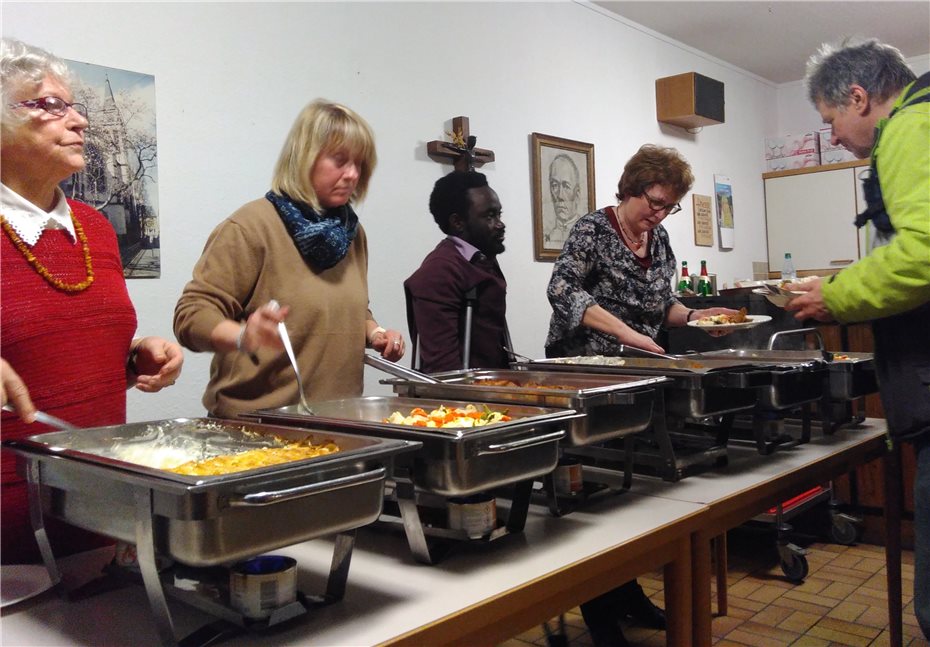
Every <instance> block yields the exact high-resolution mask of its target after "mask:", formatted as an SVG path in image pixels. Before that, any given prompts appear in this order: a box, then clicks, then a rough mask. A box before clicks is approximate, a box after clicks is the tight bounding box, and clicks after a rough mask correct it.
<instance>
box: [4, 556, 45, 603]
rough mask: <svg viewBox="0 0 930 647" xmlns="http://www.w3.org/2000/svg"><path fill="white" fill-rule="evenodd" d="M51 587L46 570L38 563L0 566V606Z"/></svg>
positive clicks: (25, 598) (21, 599)
mask: <svg viewBox="0 0 930 647" xmlns="http://www.w3.org/2000/svg"><path fill="white" fill-rule="evenodd" d="M51 587H52V580H51V579H49V576H48V571H47V570H45V567H44V566H41V565H39V564H9V565H4V566H0V607H7V606H9V605H11V604H16V603H17V602H22V601H23V600H28V599H29V598H31V597H34V596H36V595H39V593H42V592H43V591H46V590H48V589H50V588H51Z"/></svg>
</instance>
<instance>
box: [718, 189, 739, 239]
mask: <svg viewBox="0 0 930 647" xmlns="http://www.w3.org/2000/svg"><path fill="white" fill-rule="evenodd" d="M714 195H715V196H716V198H717V235H718V237H719V240H720V249H733V241H734V239H735V238H736V237H735V235H734V227H733V223H734V216H733V185H732V184H731V182H730V178H729V177H727V176H725V175H715V176H714Z"/></svg>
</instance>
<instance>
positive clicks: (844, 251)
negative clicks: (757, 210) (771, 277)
mask: <svg viewBox="0 0 930 647" xmlns="http://www.w3.org/2000/svg"><path fill="white" fill-rule="evenodd" d="M866 166H868V160H859V161H855V162H845V163H841V164H831V165H828V166H815V167H811V168H805V169H796V170H788V171H775V172H772V173H765V174H763V176H762V179H763V181H764V184H765V228H766V238H767V245H768V257H769V271H770V272H780V271H781V267H782V262H783V261H784V258H785V253H786V252H790V253H791V257H792V259H793V260H794V267H795V269H796V270H797V271H798V272H799V273H805V274H830V273H833V272H836V271H838V270H841V269H843V268H844V267H846V266H848V265H851V264H852V263H854V262H856V261H857V260H858V259H859V258H861V257H862V256H865V255H866V252H867V245H868V241H867V239H866V235H867V234H866V232H865V231H864V230H865V228H863V229H862V230H857V229H856V227H855V225H854V224H853V221H854V220H855V218H856V214H857V213H859V211H861V210H862V209H863V208H864V200H863V198H862V195H861V191H862V189H861V182H860V181H859V173H861V172H862V171H863V170H864V167H866Z"/></svg>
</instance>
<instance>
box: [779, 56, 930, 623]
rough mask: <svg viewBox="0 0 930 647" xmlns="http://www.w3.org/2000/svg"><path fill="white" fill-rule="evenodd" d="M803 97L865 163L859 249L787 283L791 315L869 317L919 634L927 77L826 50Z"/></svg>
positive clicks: (927, 274) (926, 349)
mask: <svg viewBox="0 0 930 647" xmlns="http://www.w3.org/2000/svg"><path fill="white" fill-rule="evenodd" d="M806 81H807V88H808V97H809V98H810V100H811V101H812V102H813V104H814V106H815V107H816V108H817V111H818V112H819V113H820V116H821V117H822V118H823V121H824V123H827V124H829V125H830V126H831V128H832V130H833V134H832V141H833V143H834V144H842V145H843V146H845V147H846V148H847V149H848V150H850V151H852V152H853V153H854V154H855V155H856V156H857V157H859V158H863V159H864V158H866V157H869V158H871V165H870V167H869V169H868V171H866V173H865V179H864V181H863V190H864V194H865V197H866V203H867V208H866V210H865V211H864V212H863V213H862V214H860V215H859V216H858V217H857V219H856V225H857V226H858V227H862V226H865V225H866V224H867V223H871V228H872V230H874V232H873V233H874V236H873V240H872V245H871V247H872V248H871V249H870V251H869V254H868V256H866V257H865V258H863V259H861V260H860V261H859V262H857V263H855V264H854V265H851V266H850V267H848V268H846V269H843V270H842V271H840V272H838V273H837V274H834V275H833V276H831V277H830V278H829V279H824V280H815V281H811V282H809V283H803V284H793V285H791V286H789V288H790V289H792V290H799V291H803V292H805V294H803V295H801V296H799V297H797V298H796V299H793V300H792V301H791V302H790V303H789V304H788V306H787V309H788V310H793V311H796V314H795V317H796V318H798V319H816V320H818V321H832V320H836V321H839V322H842V323H852V322H857V321H871V322H872V332H873V335H874V337H875V366H876V375H877V377H878V381H879V390H880V393H881V398H882V404H883V405H884V408H885V415H886V417H887V419H888V431H889V434H890V436H891V439H892V441H893V442H896V443H897V442H901V441H909V442H913V443H914V444H915V450H916V454H917V469H916V474H915V483H914V494H915V496H914V534H915V538H914V609H915V613H916V615H917V620H918V622H919V623H920V627H921V629H922V630H923V632H924V635H926V636H927V638H930V73H927V74H924V75H923V76H921V77H920V78H917V77H916V75H915V74H914V73H913V72H912V71H911V69H910V68H909V67H908V66H907V63H905V61H904V58H903V56H902V55H901V52H899V51H898V50H897V49H895V48H894V47H891V46H890V45H886V44H883V43H880V42H878V41H877V40H874V39H873V40H868V41H864V42H855V43H851V42H846V43H844V44H843V45H841V46H839V47H833V46H829V45H825V46H823V47H822V48H821V50H820V52H819V53H818V54H817V55H815V56H813V57H811V59H810V61H809V62H808V71H807V78H806Z"/></svg>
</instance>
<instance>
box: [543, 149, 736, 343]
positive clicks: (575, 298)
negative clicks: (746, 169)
mask: <svg viewBox="0 0 930 647" xmlns="http://www.w3.org/2000/svg"><path fill="white" fill-rule="evenodd" d="M693 182H694V176H693V175H692V174H691V167H690V166H689V165H688V162H686V161H685V159H684V158H683V157H682V156H681V155H680V154H679V153H678V151H676V150H675V149H674V148H663V147H660V146H655V145H652V144H646V145H645V146H642V147H641V148H640V149H639V151H637V152H636V154H635V155H634V156H633V157H632V158H630V160H629V161H628V162H627V163H626V166H625V167H624V168H623V175H622V176H621V177H620V183H619V185H618V187H617V199H618V200H619V204H618V205H617V206H616V207H613V206H611V207H605V208H603V209H598V210H597V211H595V212H593V213H589V214H587V215H586V216H582V217H581V218H579V219H578V222H577V223H575V226H574V227H573V228H572V231H571V234H570V235H569V237H568V240H567V241H565V245H564V246H563V248H562V253H561V255H560V256H559V259H558V261H556V264H555V267H554V268H553V270H552V278H551V279H550V280H549V288H548V290H547V295H548V297H549V303H550V304H552V319H551V321H550V323H549V335H548V337H547V338H546V356H547V357H569V356H575V355H617V354H619V350H620V346H621V345H623V344H626V345H628V346H636V347H637V348H642V349H645V350H648V351H652V352H656V353H661V352H664V351H663V349H662V347H661V346H659V345H658V344H656V343H655V341H654V339H655V337H656V335H657V334H658V332H659V328H660V327H661V326H665V327H672V326H684V325H685V324H686V323H687V322H688V321H691V320H692V319H695V318H700V317H706V316H710V315H713V314H722V313H728V314H733V313H734V311H733V310H730V309H728V308H708V309H706V310H689V309H688V308H686V307H685V306H683V305H682V304H681V302H679V301H678V299H676V298H675V296H674V295H673V293H672V281H673V280H674V279H675V275H676V262H675V254H674V253H673V252H672V248H671V245H670V244H669V239H668V232H667V231H666V230H665V228H664V227H663V226H662V225H661V223H662V221H663V220H664V219H665V217H666V216H668V215H669V214H673V213H677V212H678V211H680V210H681V207H680V206H679V205H678V202H679V201H680V200H681V199H682V197H684V195H685V194H686V193H687V192H688V191H689V190H690V189H691V185H692V184H693Z"/></svg>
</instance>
